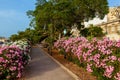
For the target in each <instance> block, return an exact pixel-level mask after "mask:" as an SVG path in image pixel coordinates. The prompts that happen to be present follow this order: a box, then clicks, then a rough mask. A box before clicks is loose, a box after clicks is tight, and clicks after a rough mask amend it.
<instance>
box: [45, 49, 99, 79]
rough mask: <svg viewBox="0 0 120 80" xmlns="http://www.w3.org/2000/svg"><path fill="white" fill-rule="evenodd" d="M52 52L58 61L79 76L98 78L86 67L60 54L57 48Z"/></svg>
mask: <svg viewBox="0 0 120 80" xmlns="http://www.w3.org/2000/svg"><path fill="white" fill-rule="evenodd" d="M44 50H45V51H47V49H46V48H44ZM52 54H53V55H52V57H53V58H55V59H56V60H57V61H59V62H60V63H61V64H63V65H64V66H65V67H66V68H68V69H69V70H70V71H72V72H73V73H74V74H76V75H77V76H78V77H80V79H81V80H97V79H96V77H95V76H93V75H92V74H90V73H89V72H87V71H86V70H85V69H84V68H82V67H79V66H78V65H76V64H74V63H72V62H69V61H68V60H66V59H64V56H63V55H61V54H59V53H58V51H57V50H52Z"/></svg>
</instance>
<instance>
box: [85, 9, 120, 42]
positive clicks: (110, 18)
mask: <svg viewBox="0 0 120 80" xmlns="http://www.w3.org/2000/svg"><path fill="white" fill-rule="evenodd" d="M90 24H93V25H96V26H100V27H101V28H102V29H103V32H104V33H105V34H106V37H109V38H110V39H111V40H120V7H111V8H109V13H108V14H107V15H106V16H105V17H104V19H103V20H100V19H99V18H94V19H93V20H90V21H88V22H85V27H88V26H89V25H90Z"/></svg>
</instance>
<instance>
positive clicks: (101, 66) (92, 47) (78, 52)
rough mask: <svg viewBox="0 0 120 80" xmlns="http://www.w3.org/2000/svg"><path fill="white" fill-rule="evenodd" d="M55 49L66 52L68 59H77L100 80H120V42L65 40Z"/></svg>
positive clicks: (56, 44) (58, 42)
mask: <svg viewBox="0 0 120 80" xmlns="http://www.w3.org/2000/svg"><path fill="white" fill-rule="evenodd" d="M55 47H56V48H57V49H60V50H62V51H65V53H64V55H66V57H68V58H70V57H72V59H75V58H76V57H77V59H78V61H79V64H80V65H82V66H83V67H84V68H86V70H87V71H89V72H91V73H92V74H94V75H96V76H97V77H98V80H120V41H112V40H109V39H108V38H103V39H102V40H97V39H95V38H94V39H92V40H91V41H88V40H87V39H86V38H84V37H77V38H68V39H65V38H63V39H61V40H58V41H57V42H55Z"/></svg>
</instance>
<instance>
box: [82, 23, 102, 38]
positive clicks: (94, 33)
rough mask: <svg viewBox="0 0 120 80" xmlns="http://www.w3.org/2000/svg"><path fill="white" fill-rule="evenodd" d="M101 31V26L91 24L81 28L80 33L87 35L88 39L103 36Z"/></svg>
mask: <svg viewBox="0 0 120 80" xmlns="http://www.w3.org/2000/svg"><path fill="white" fill-rule="evenodd" d="M102 31H103V30H102V28H101V27H98V26H93V25H91V26H90V27H89V28H85V29H83V30H81V35H83V36H85V37H88V38H89V39H90V38H93V37H102V36H104V33H103V32H102Z"/></svg>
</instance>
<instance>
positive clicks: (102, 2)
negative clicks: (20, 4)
mask: <svg viewBox="0 0 120 80" xmlns="http://www.w3.org/2000/svg"><path fill="white" fill-rule="evenodd" d="M107 13H108V2H107V0H37V2H36V8H35V10H33V11H28V15H29V16H32V17H33V18H32V20H31V23H34V24H33V25H35V26H34V29H35V31H36V32H38V31H39V32H43V34H47V35H49V34H50V33H49V32H50V30H51V29H53V34H52V35H53V36H54V39H56V38H57V37H58V36H59V34H62V32H63V30H64V29H67V30H70V29H71V26H72V25H73V24H74V23H76V24H77V25H78V29H79V30H81V27H83V25H82V22H84V21H86V20H90V19H92V18H94V17H95V16H97V17H100V18H103V17H104V15H105V14H107ZM50 24H52V26H51V27H49V25H50ZM49 28H51V29H49ZM62 35H63V34H62ZM41 36H42V35H41ZM48 37H49V36H48Z"/></svg>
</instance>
